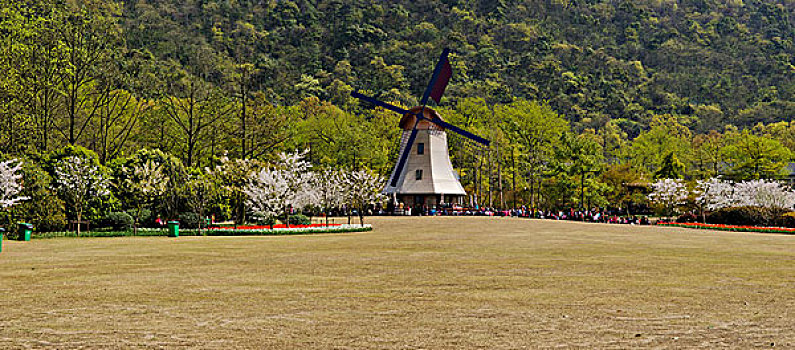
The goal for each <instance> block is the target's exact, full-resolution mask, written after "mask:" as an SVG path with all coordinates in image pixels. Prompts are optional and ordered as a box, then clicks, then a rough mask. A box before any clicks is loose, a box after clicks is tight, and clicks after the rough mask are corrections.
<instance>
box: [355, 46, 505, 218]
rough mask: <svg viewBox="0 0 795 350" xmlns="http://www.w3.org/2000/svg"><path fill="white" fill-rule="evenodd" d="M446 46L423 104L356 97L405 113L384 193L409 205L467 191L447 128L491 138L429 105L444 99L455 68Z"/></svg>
mask: <svg viewBox="0 0 795 350" xmlns="http://www.w3.org/2000/svg"><path fill="white" fill-rule="evenodd" d="M448 53H449V50H447V49H445V50H444V52H442V56H441V58H440V59H439V63H438V64H437V65H436V69H435V70H434V73H433V77H432V78H431V82H430V84H428V88H427V89H426V90H425V94H424V95H423V97H422V106H417V107H414V108H412V109H410V110H405V109H402V108H400V107H396V106H393V105H391V104H388V103H385V102H382V101H379V100H376V99H374V98H372V97H369V96H365V95H362V94H360V93H358V92H356V91H354V92H353V93H351V95H352V96H353V97H356V98H359V99H361V100H364V101H368V102H370V103H373V104H375V105H376V106H381V107H383V108H386V109H389V110H391V111H394V112H397V113H399V114H401V115H402V116H403V118H401V120H400V124H399V125H400V127H401V128H402V129H403V135H402V137H401V143H400V157H399V159H398V162H397V164H396V165H395V169H394V170H392V176H391V177H390V179H389V182H388V183H387V185H386V187H385V188H384V193H386V194H389V195H392V196H393V198H395V199H396V200H397V201H398V202H400V203H403V204H404V205H406V206H408V207H420V206H423V205H424V206H427V207H429V208H432V207H434V206H436V205H437V204H441V203H460V200H461V198H462V197H463V196H465V195H466V191H465V190H464V187H463V186H461V183H460V182H459V181H458V179H457V176H456V173H455V171H454V170H453V165H452V163H451V162H450V155H449V154H448V147H447V131H451V132H454V133H457V134H459V135H461V136H463V137H466V138H468V139H471V140H473V141H475V142H478V143H480V144H483V145H485V146H488V145H489V141H488V140H486V139H484V138H482V137H480V136H477V135H474V134H472V133H470V132H468V131H465V130H463V129H461V128H458V127H456V126H455V125H452V124H450V123H447V122H445V121H444V120H443V119H442V118H441V116H439V114H438V113H436V111H434V110H433V109H431V108H429V107H426V106H425V104H426V103H427V102H428V98H429V97H430V98H433V99H434V100H435V101H436V102H437V103H439V101H440V100H441V97H442V94H443V93H444V89H445V87H446V86H447V83H448V81H449V80H450V77H451V76H452V69H451V67H450V62H449V61H448V59H447V55H448Z"/></svg>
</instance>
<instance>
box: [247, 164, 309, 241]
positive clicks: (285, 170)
mask: <svg viewBox="0 0 795 350" xmlns="http://www.w3.org/2000/svg"><path fill="white" fill-rule="evenodd" d="M307 152H308V151H305V152H301V153H289V154H288V153H282V154H281V155H280V156H279V161H278V162H277V163H276V164H275V165H274V166H270V167H265V168H263V169H262V170H260V171H259V172H258V173H257V174H256V175H255V176H254V177H252V178H251V179H250V180H249V182H248V183H247V184H246V186H245V188H244V190H243V191H244V193H245V194H246V195H247V197H248V203H249V205H250V206H251V208H252V210H253V211H254V212H255V213H256V214H257V215H260V216H264V217H269V216H278V215H279V213H283V214H284V216H285V224H286V225H287V227H290V210H291V209H296V210H300V209H301V208H303V207H305V206H306V205H309V204H311V203H312V202H315V201H316V196H317V192H316V191H315V189H314V188H313V187H312V184H313V183H314V181H313V178H314V176H315V174H314V173H312V172H311V171H309V170H310V168H311V164H309V162H307V161H306V160H304V156H305V155H306V154H307Z"/></svg>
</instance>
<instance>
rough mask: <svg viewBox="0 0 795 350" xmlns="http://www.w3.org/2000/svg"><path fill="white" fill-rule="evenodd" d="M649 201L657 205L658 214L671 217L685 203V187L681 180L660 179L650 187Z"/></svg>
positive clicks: (686, 193) (686, 192)
mask: <svg viewBox="0 0 795 350" xmlns="http://www.w3.org/2000/svg"><path fill="white" fill-rule="evenodd" d="M651 186H652V189H653V190H652V192H651V193H650V194H649V199H650V200H651V201H652V202H654V203H657V204H658V205H659V207H658V209H659V211H660V214H662V215H665V216H671V215H674V214H676V213H677V212H678V208H677V207H678V206H680V205H682V204H684V203H685V201H686V200H687V196H688V194H689V193H688V191H687V186H685V183H684V182H683V181H682V180H674V179H662V180H657V182H655V183H653V184H652V185H651Z"/></svg>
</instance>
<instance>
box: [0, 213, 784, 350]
mask: <svg viewBox="0 0 795 350" xmlns="http://www.w3.org/2000/svg"><path fill="white" fill-rule="evenodd" d="M368 221H369V222H370V223H372V224H373V225H374V228H375V229H374V230H373V231H372V232H366V233H352V234H334V235H310V236H281V237H180V238H166V237H122V238H84V239H74V238H61V239H49V240H33V241H31V242H15V241H3V252H2V253H0V348H3V349H6V348H42V347H44V348H59V349H69V348H119V347H125V348H126V347H134V348H160V347H165V348H176V347H198V348H217V349H230V348H273V349H283V348H299V349H306V348H321V349H332V348H333V349H348V348H349V349H361V348H378V349H382V348H387V349H420V348H424V349H459V348H483V349H494V348H504V349H516V348H528V349H531V348H539V347H543V348H555V347H564V348H571V347H574V348H576V347H582V348H627V347H662V348H694V347H701V348H715V347H719V346H730V347H734V348H749V347H770V346H771V345H775V347H782V348H793V347H795V236H791V235H767V234H751V233H732V232H714V231H704V230H688V229H680V228H661V227H635V226H609V225H601V224H580V223H570V222H556V221H538V220H526V219H512V218H481V217H477V218H473V217H463V218H452V217H444V218H411V219H406V218H372V219H370V220H368Z"/></svg>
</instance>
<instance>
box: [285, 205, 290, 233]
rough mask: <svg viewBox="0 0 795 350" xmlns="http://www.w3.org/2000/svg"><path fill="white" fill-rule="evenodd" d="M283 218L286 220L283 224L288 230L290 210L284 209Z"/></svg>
mask: <svg viewBox="0 0 795 350" xmlns="http://www.w3.org/2000/svg"><path fill="white" fill-rule="evenodd" d="M284 216H285V219H286V220H284V224H285V225H286V226H287V228H290V209H289V208H284Z"/></svg>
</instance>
